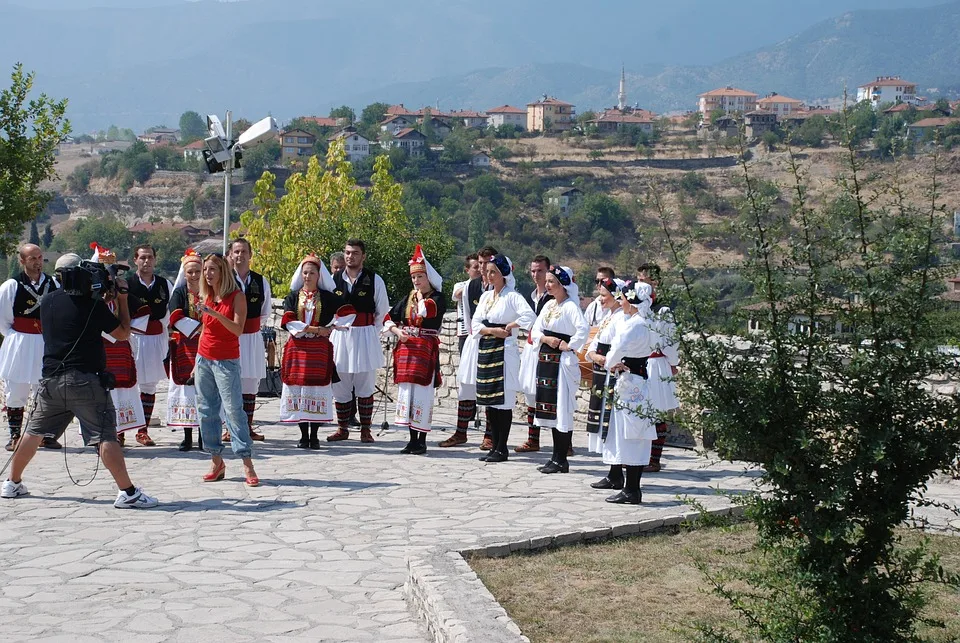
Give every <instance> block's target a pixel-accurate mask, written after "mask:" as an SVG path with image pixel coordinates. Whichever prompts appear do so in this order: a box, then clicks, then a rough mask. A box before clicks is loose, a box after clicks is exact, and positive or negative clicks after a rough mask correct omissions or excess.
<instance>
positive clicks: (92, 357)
mask: <svg viewBox="0 0 960 643" xmlns="http://www.w3.org/2000/svg"><path fill="white" fill-rule="evenodd" d="M80 263H81V260H80V257H79V256H78V255H75V254H67V255H64V256H63V257H60V259H58V260H57V273H58V276H60V277H61V282H62V283H63V282H66V283H64V286H65V287H66V286H67V285H68V284H69V283H70V281H71V280H70V279H67V278H66V277H67V274H66V273H68V272H71V271H80V270H85V269H86V268H85V267H81V265H80ZM93 265H94V266H97V265H99V267H100V268H101V269H102V268H103V266H102V264H93ZM103 272H104V274H106V271H105V270H104V271H103ZM75 274H76V273H75ZM81 276H82V275H81ZM85 281H86V283H87V284H90V283H92V278H91V277H90V276H88V277H87V278H86V280H85ZM116 289H117V312H118V314H117V315H116V316H115V315H114V314H113V313H111V312H110V310H109V309H108V308H107V305H106V304H105V303H104V302H103V300H102V299H101V296H100V293H93V291H92V287H89V286H88V290H89V292H87V293H86V294H78V293H76V292H73V291H71V292H67V291H66V290H57V291H54V292H52V293H50V294H48V295H47V296H45V297H44V298H43V299H42V300H41V302H40V320H41V327H42V328H43V329H44V330H43V339H44V351H43V379H42V380H41V381H40V390H39V395H38V397H37V402H36V407H35V408H34V410H33V414H32V415H31V417H30V422H29V424H28V425H27V435H26V437H24V438H23V440H22V441H21V442H20V445H19V446H18V448H17V451H16V453H14V455H13V461H12V464H11V467H10V478H9V479H8V480H7V481H5V482H4V483H3V488H2V489H0V497H3V498H16V497H17V496H22V495H25V494H26V493H27V488H26V487H25V486H24V485H23V483H22V482H21V481H20V480H21V476H22V475H23V470H24V469H25V468H26V467H27V464H29V463H30V460H31V459H32V458H33V456H34V454H36V452H37V448H38V447H39V446H40V443H41V441H42V440H43V436H44V435H49V434H53V435H54V436H55V437H57V438H59V437H60V436H61V435H63V432H64V431H65V430H66V428H67V425H69V424H70V422H71V421H72V420H73V418H74V417H76V418H77V419H78V420H79V421H80V432H81V434H82V436H83V442H84V444H86V445H87V446H95V447H97V449H98V450H99V452H100V457H101V459H102V460H103V464H104V466H105V467H107V469H108V470H109V471H110V473H111V474H112V475H113V479H114V480H115V481H116V483H117V486H118V487H119V488H120V491H119V493H118V494H117V499H116V501H115V502H114V503H113V506H114V507H116V508H118V509H147V508H150V507H156V506H157V500H156V498H151V497H150V496H148V495H147V494H145V493H144V492H143V491H142V490H141V489H140V488H139V487H135V486H134V484H133V483H132V482H131V481H130V477H129V476H128V475H127V467H126V463H125V462H124V459H123V451H121V449H120V445H119V444H117V415H116V410H115V409H114V406H113V401H112V400H111V398H110V395H109V393H108V392H107V389H106V388H105V387H104V384H103V383H102V381H101V374H103V373H104V372H105V371H106V353H105V351H104V349H103V341H102V339H101V335H100V334H101V332H103V333H107V334H108V335H111V336H112V337H114V338H115V339H118V340H125V339H127V338H129V337H130V312H129V310H128V309H127V284H126V282H125V281H124V280H123V279H117V280H116ZM54 328H56V330H55V331H54Z"/></svg>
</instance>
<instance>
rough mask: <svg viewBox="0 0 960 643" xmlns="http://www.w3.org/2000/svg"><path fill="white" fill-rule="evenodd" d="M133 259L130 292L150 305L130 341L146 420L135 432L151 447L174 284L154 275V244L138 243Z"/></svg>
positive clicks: (141, 442)
mask: <svg viewBox="0 0 960 643" xmlns="http://www.w3.org/2000/svg"><path fill="white" fill-rule="evenodd" d="M133 261H134V263H135V264H136V266H137V271H136V274H135V275H134V276H133V277H132V278H131V279H130V295H131V296H133V297H136V298H138V299H139V300H140V301H142V302H144V303H146V304H147V306H149V307H150V322H149V323H148V324H147V329H146V331H145V332H143V333H142V334H136V335H134V336H133V339H132V342H131V343H132V344H133V350H134V355H136V358H137V383H138V384H139V386H140V400H141V402H142V404H143V418H144V420H145V421H146V425H145V426H144V427H143V428H142V429H140V430H139V431H137V442H139V443H140V444H142V445H143V446H146V447H152V446H156V444H155V443H154V441H153V440H152V439H151V438H150V434H149V433H148V432H147V429H148V427H149V426H150V420H151V418H152V416H153V406H154V404H155V403H156V401H157V383H159V382H160V381H161V380H165V379H167V372H166V370H165V369H164V367H163V363H164V360H166V359H167V352H168V351H169V350H170V337H169V335H168V334H167V325H168V323H169V321H170V310H169V308H170V292H171V291H172V290H173V284H171V283H170V282H169V281H167V280H166V279H164V278H163V277H157V276H156V275H155V274H154V270H155V267H156V263H157V253H156V250H154V248H153V246H149V245H139V246H137V247H136V248H134V249H133ZM121 444H122V442H121Z"/></svg>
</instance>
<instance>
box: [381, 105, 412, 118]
mask: <svg viewBox="0 0 960 643" xmlns="http://www.w3.org/2000/svg"><path fill="white" fill-rule="evenodd" d="M387 114H388V115H391V116H415V114H414V113H413V112H411V111H410V110H409V109H407V108H406V107H404V106H403V103H400V104H399V105H391V106H390V107H388V108H387Z"/></svg>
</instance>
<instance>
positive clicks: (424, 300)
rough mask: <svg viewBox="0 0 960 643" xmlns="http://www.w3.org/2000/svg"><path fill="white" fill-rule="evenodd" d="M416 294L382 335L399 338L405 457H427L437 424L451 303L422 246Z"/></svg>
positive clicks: (413, 271)
mask: <svg viewBox="0 0 960 643" xmlns="http://www.w3.org/2000/svg"><path fill="white" fill-rule="evenodd" d="M410 281H411V282H412V283H413V290H411V291H410V294H409V295H407V297H405V298H404V299H403V300H402V301H400V302H399V303H397V305H396V306H394V307H393V308H391V309H390V313H389V314H388V316H387V319H386V321H385V322H384V324H383V332H384V333H391V334H393V335H395V336H396V337H397V340H398V341H397V346H396V348H394V350H393V381H394V383H395V384H396V385H397V411H396V419H395V420H394V423H395V424H397V425H398V426H405V427H407V428H408V429H409V430H410V441H409V442H408V443H407V445H406V446H405V447H404V448H403V450H402V451H401V453H409V454H412V455H423V454H424V453H426V452H427V433H429V432H430V424H431V422H432V420H433V400H434V396H435V391H436V387H438V386H440V383H441V379H440V339H439V334H440V327H441V326H442V325H443V314H444V313H445V312H446V310H447V302H446V299H445V298H444V296H443V291H442V288H443V280H442V279H441V278H440V274H439V273H438V272H437V271H436V270H434V269H433V266H431V265H430V262H429V261H427V258H426V257H425V256H424V254H423V249H422V248H421V247H420V246H419V245H418V246H417V248H416V250H415V251H414V253H413V258H412V259H410Z"/></svg>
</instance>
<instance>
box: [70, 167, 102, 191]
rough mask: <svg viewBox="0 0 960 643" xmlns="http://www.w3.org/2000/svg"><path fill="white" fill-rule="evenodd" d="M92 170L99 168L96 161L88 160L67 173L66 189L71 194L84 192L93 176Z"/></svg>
mask: <svg viewBox="0 0 960 643" xmlns="http://www.w3.org/2000/svg"><path fill="white" fill-rule="evenodd" d="M94 170H96V171H98V172H99V170H100V163H99V162H98V161H88V162H86V163H84V164H83V165H80V166H78V167H77V169H75V170H74V171H73V172H71V173H70V174H69V175H67V189H68V190H69V191H70V193H71V194H86V192H87V189H89V187H90V179H92V178H93V172H94Z"/></svg>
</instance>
